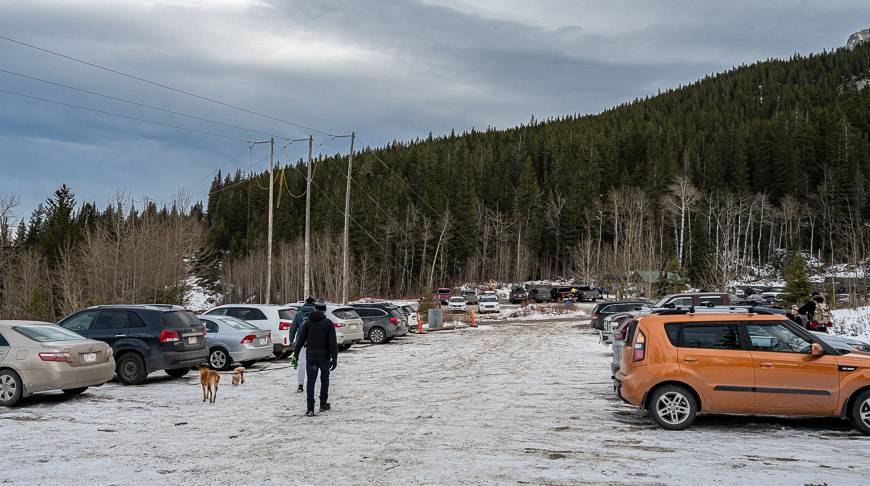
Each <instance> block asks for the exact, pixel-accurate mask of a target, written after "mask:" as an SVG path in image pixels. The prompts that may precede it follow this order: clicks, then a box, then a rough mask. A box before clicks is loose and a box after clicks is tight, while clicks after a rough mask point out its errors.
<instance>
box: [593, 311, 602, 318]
mask: <svg viewBox="0 0 870 486" xmlns="http://www.w3.org/2000/svg"><path fill="white" fill-rule="evenodd" d="M599 317H601V314H599V313H597V312H596V313H595V314H592V318H593V319H598V318H599Z"/></svg>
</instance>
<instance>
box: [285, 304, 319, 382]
mask: <svg viewBox="0 0 870 486" xmlns="http://www.w3.org/2000/svg"><path fill="white" fill-rule="evenodd" d="M312 312H314V299H313V298H312V297H308V298H307V299H305V304H304V305H303V306H302V307H300V308H299V310H297V311H296V316H295V317H293V323H292V324H290V343H291V345H293V347H294V349H295V346H296V340H297V338H298V337H299V331H300V330H301V329H302V327H303V326H304V325H305V321H307V320H308V316H309V315H310V314H311V313H312ZM301 355H302V359H301V360H299V361H298V362H297V363H295V364H294V367H295V368H296V381H297V382H298V383H299V387H297V388H296V393H302V392H303V391H304V388H303V386H302V384H303V383H305V355H306V353H301Z"/></svg>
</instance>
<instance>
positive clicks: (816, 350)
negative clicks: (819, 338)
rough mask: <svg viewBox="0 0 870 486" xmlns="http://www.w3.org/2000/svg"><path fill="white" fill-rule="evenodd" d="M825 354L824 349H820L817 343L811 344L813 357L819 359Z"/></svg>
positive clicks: (820, 346)
mask: <svg viewBox="0 0 870 486" xmlns="http://www.w3.org/2000/svg"><path fill="white" fill-rule="evenodd" d="M824 354H825V349H824V348H822V345H821V344H819V343H813V350H812V355H813V356H815V357H817V358H818V357H819V356H822V355H824Z"/></svg>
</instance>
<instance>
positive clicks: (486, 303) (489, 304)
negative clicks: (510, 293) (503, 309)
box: [477, 294, 500, 314]
mask: <svg viewBox="0 0 870 486" xmlns="http://www.w3.org/2000/svg"><path fill="white" fill-rule="evenodd" d="M477 309H478V311H480V313H481V314H483V313H484V312H495V313H498V312H499V310H500V308H499V305H498V297H497V296H496V295H495V294H486V295H484V296H483V297H481V298H480V302H479V303H478V304H477Z"/></svg>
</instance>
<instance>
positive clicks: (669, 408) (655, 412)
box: [649, 385, 698, 430]
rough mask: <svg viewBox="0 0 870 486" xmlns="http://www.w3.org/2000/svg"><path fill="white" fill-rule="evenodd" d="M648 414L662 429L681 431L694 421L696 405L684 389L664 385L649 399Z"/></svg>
mask: <svg viewBox="0 0 870 486" xmlns="http://www.w3.org/2000/svg"><path fill="white" fill-rule="evenodd" d="M649 412H650V413H651V414H652V416H653V419H655V421H656V423H657V424H659V426H660V427H662V428H663V429H666V430H683V429H686V428H688V427H689V426H690V425H692V423H693V422H694V421H695V417H696V416H697V415H698V404H697V403H696V401H695V396H694V395H692V393H691V392H690V391H689V390H687V389H686V388H685V387H682V386H679V385H665V386H663V387H660V388H658V389H656V391H655V392H653V394H652V397H650V400H649Z"/></svg>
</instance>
